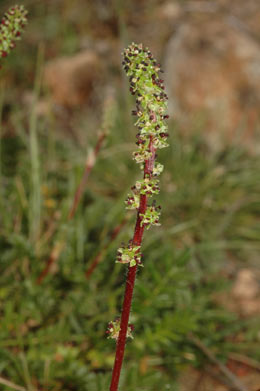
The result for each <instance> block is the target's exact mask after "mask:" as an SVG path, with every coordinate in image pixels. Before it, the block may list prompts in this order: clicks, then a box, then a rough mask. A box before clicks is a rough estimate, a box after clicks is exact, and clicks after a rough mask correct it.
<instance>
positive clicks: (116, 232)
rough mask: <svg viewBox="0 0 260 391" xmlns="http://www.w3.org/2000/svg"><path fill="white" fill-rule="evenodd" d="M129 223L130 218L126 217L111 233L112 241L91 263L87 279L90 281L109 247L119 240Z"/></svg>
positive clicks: (87, 271) (86, 274)
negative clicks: (120, 234)
mask: <svg viewBox="0 0 260 391" xmlns="http://www.w3.org/2000/svg"><path fill="white" fill-rule="evenodd" d="M127 221H128V216H126V217H125V218H124V219H123V220H122V221H121V223H120V224H118V225H117V226H116V227H115V228H114V230H113V231H112V233H111V236H110V240H109V242H108V243H106V245H105V246H104V247H103V248H102V249H101V250H100V251H99V253H98V254H97V255H96V257H95V258H94V259H93V261H92V262H91V265H90V266H89V267H88V269H87V270H86V273H85V276H86V279H87V280H89V279H90V277H91V275H92V273H93V272H94V270H95V269H96V267H97V266H98V265H99V264H100V262H101V261H102V259H103V258H104V255H105V254H106V250H107V249H108V247H109V246H110V245H111V243H112V242H113V241H114V240H115V239H116V238H117V236H118V235H119V233H120V232H121V230H122V228H123V227H124V226H125V224H126V222H127Z"/></svg>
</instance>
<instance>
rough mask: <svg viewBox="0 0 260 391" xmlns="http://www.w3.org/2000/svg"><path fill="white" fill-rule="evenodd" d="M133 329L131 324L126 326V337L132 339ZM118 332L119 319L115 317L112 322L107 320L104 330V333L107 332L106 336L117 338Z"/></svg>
mask: <svg viewBox="0 0 260 391" xmlns="http://www.w3.org/2000/svg"><path fill="white" fill-rule="evenodd" d="M133 330H134V326H133V325H132V324H129V325H128V328H127V334H126V336H127V338H132V339H133V335H132V332H133ZM119 332H120V319H116V320H115V321H114V322H109V324H108V328H107V331H106V334H108V337H107V338H112V339H115V340H117V339H118V336H119Z"/></svg>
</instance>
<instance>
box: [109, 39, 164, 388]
mask: <svg viewBox="0 0 260 391" xmlns="http://www.w3.org/2000/svg"><path fill="white" fill-rule="evenodd" d="M123 57H124V59H123V63H122V64H123V67H124V70H125V71H126V74H127V76H128V77H129V83H130V92H131V93H132V95H135V96H136V110H134V111H132V114H133V115H135V116H137V121H136V123H135V125H136V126H137V129H138V133H137V142H136V144H137V151H135V152H134V153H133V158H134V159H135V161H136V163H138V164H140V168H141V170H142V171H143V179H140V180H138V181H137V182H136V183H135V185H134V186H133V187H132V189H131V190H132V194H129V195H128V197H127V199H126V201H125V204H126V209H130V210H136V213H137V217H136V224H135V230H134V235H133V239H132V240H130V241H129V243H128V245H122V246H121V247H120V248H119V249H118V251H117V260H116V262H117V263H123V264H127V265H128V275H127V280H126V287H125V296H124V302H123V308H122V314H121V320H119V319H117V320H116V321H115V322H110V323H109V326H108V331H107V333H108V334H109V338H113V339H115V340H116V343H117V347H116V356H115V363H114V368H113V373H112V380H111V385H110V391H117V390H118V383H119V378H120V373H121V368H122V363H123V358H124V351H125V344H126V338H127V337H131V338H132V331H133V326H132V325H129V323H128V322H129V314H130V310H131V303H132V297H133V290H134V284H135V277H136V271H137V268H138V266H142V260H141V258H142V254H141V252H140V251H141V245H142V239H143V232H144V228H146V229H149V228H150V227H151V226H153V225H155V226H158V225H160V223H159V217H160V209H161V207H160V206H156V204H155V201H152V202H149V199H150V198H151V197H153V196H154V195H156V194H158V193H159V191H160V188H159V179H158V176H159V175H160V174H161V173H162V171H163V165H162V164H160V163H158V162H155V159H156V157H157V155H156V150H157V149H161V148H165V147H167V146H168V143H167V137H168V133H167V125H166V123H165V120H166V119H167V118H169V116H168V114H166V110H167V99H168V97H167V95H166V93H165V91H164V85H163V80H162V79H161V78H160V77H159V72H162V70H161V66H160V64H158V63H157V61H156V60H155V59H154V58H153V56H152V54H151V52H150V51H149V50H148V49H147V48H143V46H142V45H136V44H134V43H132V44H131V45H130V46H129V47H128V48H127V49H125V51H124V53H123Z"/></svg>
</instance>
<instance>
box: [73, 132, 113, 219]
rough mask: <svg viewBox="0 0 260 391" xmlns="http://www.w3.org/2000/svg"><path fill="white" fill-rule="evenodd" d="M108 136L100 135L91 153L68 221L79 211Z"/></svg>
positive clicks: (103, 133)
mask: <svg viewBox="0 0 260 391" xmlns="http://www.w3.org/2000/svg"><path fill="white" fill-rule="evenodd" d="M106 136H107V132H102V133H101V134H100V135H99V138H98V141H97V143H96V146H95V149H94V151H93V152H91V153H90V154H89V156H88V158H87V161H86V165H85V171H84V174H83V177H82V179H81V182H80V184H79V186H78V188H77V190H76V192H75V195H74V200H73V204H72V206H71V209H70V212H69V216H68V220H71V219H72V218H73V217H74V215H75V213H76V210H77V208H78V205H79V202H80V200H81V198H82V195H83V191H84V188H85V186H86V183H87V180H88V177H89V174H90V173H91V171H92V169H93V167H94V165H95V163H96V160H97V155H98V154H99V151H100V149H101V147H102V145H103V143H104V141H105V138H106Z"/></svg>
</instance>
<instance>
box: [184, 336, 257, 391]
mask: <svg viewBox="0 0 260 391" xmlns="http://www.w3.org/2000/svg"><path fill="white" fill-rule="evenodd" d="M189 339H190V341H191V342H192V343H193V344H194V345H195V346H197V348H199V349H200V350H201V351H202V352H203V353H204V354H205V356H207V357H208V358H209V360H210V361H211V362H212V363H213V364H215V365H216V366H217V367H218V369H219V370H220V372H221V373H222V374H223V375H225V376H226V378H227V379H228V380H229V381H230V383H231V384H232V386H233V387H234V388H235V389H236V390H237V391H249V390H248V389H247V387H246V386H245V385H244V384H243V383H242V382H241V381H240V380H239V379H238V377H237V376H235V375H234V373H232V372H231V371H230V370H229V369H228V368H227V367H226V366H225V365H224V364H222V362H220V361H219V360H218V359H217V358H216V357H215V356H214V354H213V353H212V352H211V351H210V350H209V348H208V347H207V346H206V345H204V343H203V342H202V341H201V340H200V339H199V338H197V337H195V335H193V334H190V335H189Z"/></svg>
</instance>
